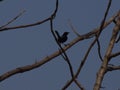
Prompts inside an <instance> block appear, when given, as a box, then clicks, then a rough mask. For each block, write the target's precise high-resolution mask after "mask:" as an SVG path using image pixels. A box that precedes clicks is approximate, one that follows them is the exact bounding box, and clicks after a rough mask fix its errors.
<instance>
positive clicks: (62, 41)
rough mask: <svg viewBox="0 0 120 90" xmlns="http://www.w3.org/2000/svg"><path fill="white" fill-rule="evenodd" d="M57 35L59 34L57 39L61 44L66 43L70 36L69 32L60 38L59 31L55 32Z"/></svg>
mask: <svg viewBox="0 0 120 90" xmlns="http://www.w3.org/2000/svg"><path fill="white" fill-rule="evenodd" d="M55 33H56V34H57V37H58V38H57V39H58V42H59V43H64V42H66V41H67V39H68V37H67V35H68V34H69V32H64V33H63V35H62V36H60V34H59V33H58V31H55Z"/></svg>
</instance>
